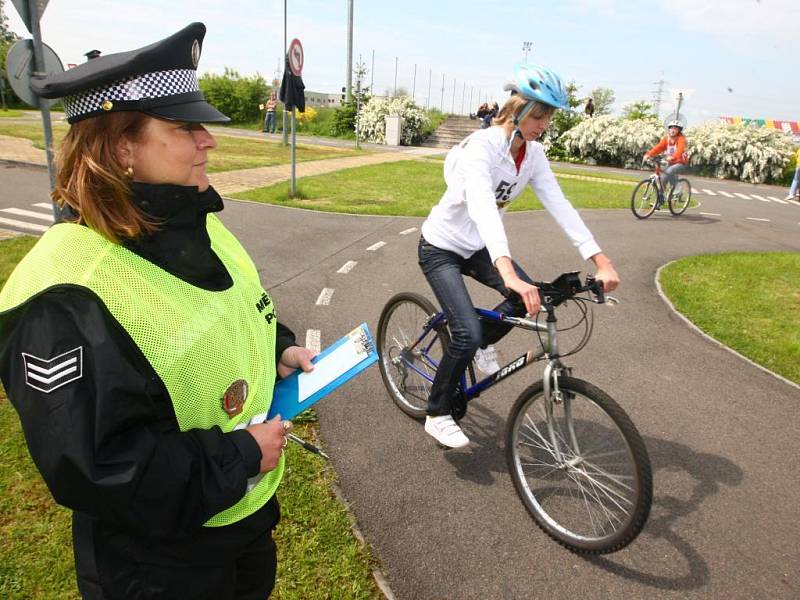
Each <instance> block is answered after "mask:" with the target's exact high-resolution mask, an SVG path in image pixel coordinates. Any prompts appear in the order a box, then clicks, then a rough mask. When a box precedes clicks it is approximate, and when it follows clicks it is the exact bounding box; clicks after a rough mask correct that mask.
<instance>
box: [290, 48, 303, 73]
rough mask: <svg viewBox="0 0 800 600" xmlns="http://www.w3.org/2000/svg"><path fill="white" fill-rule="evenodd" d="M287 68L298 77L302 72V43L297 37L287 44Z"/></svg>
mask: <svg viewBox="0 0 800 600" xmlns="http://www.w3.org/2000/svg"><path fill="white" fill-rule="evenodd" d="M289 68H290V69H291V70H292V73H294V74H295V75H297V76H298V77H299V76H300V75H302V74H303V44H301V43H300V40H298V39H297V38H294V39H293V40H292V43H291V44H289Z"/></svg>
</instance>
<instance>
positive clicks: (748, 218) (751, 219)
mask: <svg viewBox="0 0 800 600" xmlns="http://www.w3.org/2000/svg"><path fill="white" fill-rule="evenodd" d="M747 220H748V221H761V222H762V223H769V219H759V218H756V217H747Z"/></svg>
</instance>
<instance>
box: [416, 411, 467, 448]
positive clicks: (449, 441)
mask: <svg viewBox="0 0 800 600" xmlns="http://www.w3.org/2000/svg"><path fill="white" fill-rule="evenodd" d="M425 433H427V434H428V435H430V436H432V437H433V438H434V439H435V440H436V441H437V442H439V443H440V444H441V445H442V446H447V447H448V448H463V447H464V446H466V445H467V444H469V438H468V437H467V436H465V435H464V432H463V431H461V427H459V426H458V423H456V422H455V421H454V420H453V417H451V416H450V415H444V416H441V417H426V418H425Z"/></svg>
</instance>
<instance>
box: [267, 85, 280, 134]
mask: <svg viewBox="0 0 800 600" xmlns="http://www.w3.org/2000/svg"><path fill="white" fill-rule="evenodd" d="M276 106H278V101H277V100H276V98H275V92H270V93H269V100H267V116H266V118H265V119H264V129H263V132H264V133H275V107H276Z"/></svg>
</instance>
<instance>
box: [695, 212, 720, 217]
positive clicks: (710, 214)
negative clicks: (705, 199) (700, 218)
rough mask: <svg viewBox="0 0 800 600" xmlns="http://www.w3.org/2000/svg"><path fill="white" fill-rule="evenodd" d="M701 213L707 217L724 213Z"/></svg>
mask: <svg viewBox="0 0 800 600" xmlns="http://www.w3.org/2000/svg"><path fill="white" fill-rule="evenodd" d="M700 214H701V215H705V216H707V217H721V216H722V215H720V214H719V213H707V212H701V213H700Z"/></svg>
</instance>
